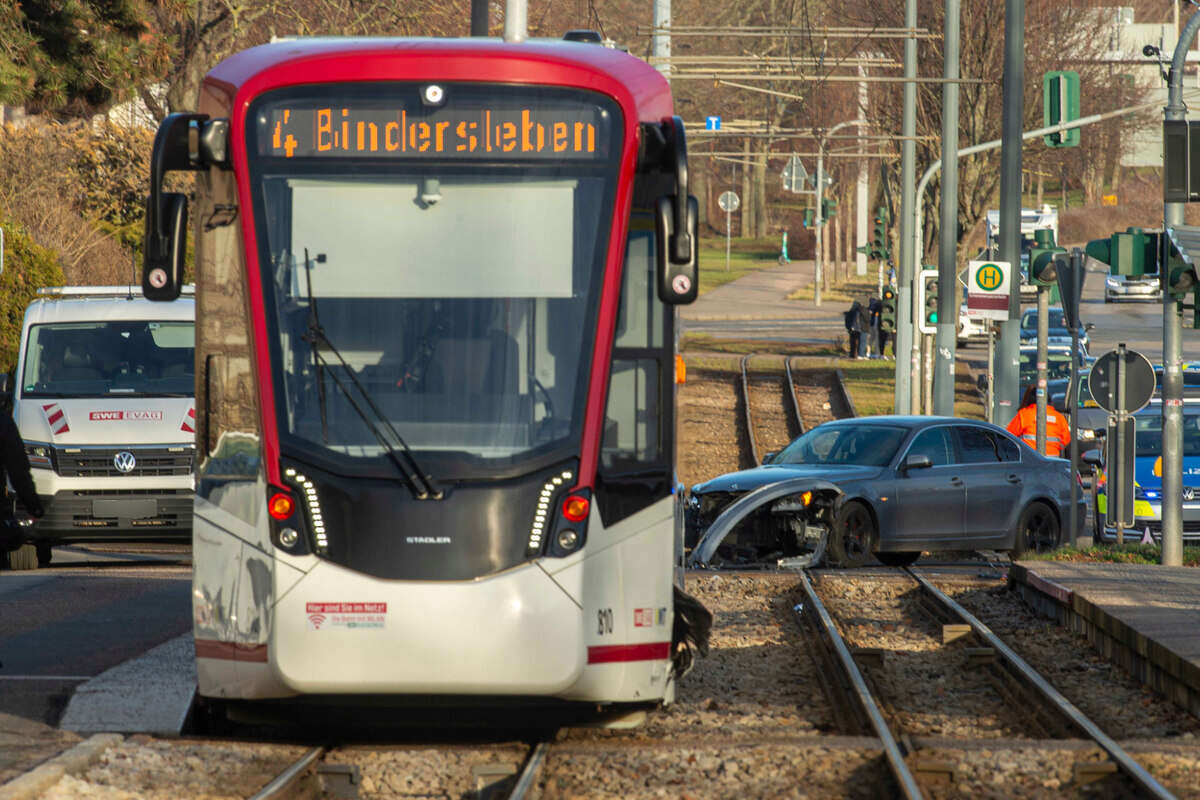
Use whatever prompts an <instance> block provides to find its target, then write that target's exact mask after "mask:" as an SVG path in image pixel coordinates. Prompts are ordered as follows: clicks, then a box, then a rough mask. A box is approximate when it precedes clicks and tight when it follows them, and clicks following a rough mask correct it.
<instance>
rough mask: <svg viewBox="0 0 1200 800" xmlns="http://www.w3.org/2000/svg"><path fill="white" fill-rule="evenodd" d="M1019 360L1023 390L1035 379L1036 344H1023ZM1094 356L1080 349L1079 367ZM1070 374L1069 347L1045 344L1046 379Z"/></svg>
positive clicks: (1065, 376)
mask: <svg viewBox="0 0 1200 800" xmlns="http://www.w3.org/2000/svg"><path fill="white" fill-rule="evenodd" d="M1018 353H1019V358H1020V361H1019V362H1018V363H1019V366H1020V378H1019V380H1020V384H1021V391H1022V392H1024V391H1025V386H1026V385H1028V384H1030V383H1033V382H1034V381H1035V380H1037V345H1029V344H1023V345H1021V347H1020V349H1019V351H1018ZM1093 361H1095V359H1094V358H1092V357H1091V356H1089V355H1088V354H1087V353H1086V352H1085V351H1083V350H1082V349H1081V350H1080V353H1079V368H1080V370H1081V371H1082V370H1083V369H1084V368H1085V367H1087V366H1089V365H1090V364H1091V363H1092V362H1093ZM1070 376H1071V348H1070V346H1063V345H1047V346H1046V379H1047V380H1056V379H1062V380H1066V379H1067V378H1069V377H1070Z"/></svg>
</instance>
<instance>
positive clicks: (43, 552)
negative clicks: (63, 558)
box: [37, 544, 54, 567]
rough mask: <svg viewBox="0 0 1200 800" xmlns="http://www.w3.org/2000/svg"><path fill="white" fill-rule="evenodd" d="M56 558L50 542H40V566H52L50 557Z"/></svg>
mask: <svg viewBox="0 0 1200 800" xmlns="http://www.w3.org/2000/svg"><path fill="white" fill-rule="evenodd" d="M52 558H54V551H53V549H52V548H51V547H50V545H48V544H39V545H38V546H37V559H38V566H39V567H48V566H50V559H52Z"/></svg>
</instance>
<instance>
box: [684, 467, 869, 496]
mask: <svg viewBox="0 0 1200 800" xmlns="http://www.w3.org/2000/svg"><path fill="white" fill-rule="evenodd" d="M882 473H883V469H882V468H880V467H863V466H857V465H853V464H837V465H822V464H764V465H763V466H761V467H754V468H753V469H744V470H742V471H740V472H729V473H726V474H724V475H720V476H718V477H716V478H713V479H712V480H711V481H705V482H704V483H699V484H696V485H695V486H693V487H692V493H693V494H705V493H708V492H749V491H751V490H754V489H757V488H759V487H761V486H766V485H767V484H769V483H775V482H776V481H782V480H786V479H788V478H812V479H813V480H822V481H830V482H832V483H838V482H839V481H855V480H870V479H872V478H878V477H879V476H880V475H881V474H882Z"/></svg>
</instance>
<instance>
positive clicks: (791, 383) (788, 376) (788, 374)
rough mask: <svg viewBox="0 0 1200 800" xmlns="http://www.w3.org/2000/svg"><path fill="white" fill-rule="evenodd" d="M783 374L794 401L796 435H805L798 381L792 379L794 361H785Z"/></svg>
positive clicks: (786, 359)
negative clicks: (797, 387) (798, 396)
mask: <svg viewBox="0 0 1200 800" xmlns="http://www.w3.org/2000/svg"><path fill="white" fill-rule="evenodd" d="M783 373H784V376H785V380H787V392H788V397H790V398H791V400H792V416H793V418H794V419H795V420H796V433H797V434H801V433H804V417H802V416H800V401H799V400H797V399H796V381H795V380H793V379H792V360H791V359H790V358H786V357H785V358H784V359H783Z"/></svg>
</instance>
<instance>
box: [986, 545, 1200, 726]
mask: <svg viewBox="0 0 1200 800" xmlns="http://www.w3.org/2000/svg"><path fill="white" fill-rule="evenodd" d="M1009 579H1010V580H1011V581H1013V582H1014V583H1015V584H1016V586H1017V588H1018V589H1019V590H1020V591H1021V594H1022V596H1023V597H1025V599H1026V601H1027V602H1029V603H1031V604H1032V605H1033V606H1034V607H1035V608H1037V609H1038V610H1039V611H1041V612H1042V613H1044V614H1046V615H1047V616H1050V617H1053V618H1054V619H1057V620H1058V622H1059V624H1060V625H1063V626H1065V627H1069V628H1070V629H1071V630H1073V631H1075V632H1076V633H1079V634H1081V635H1083V636H1085V637H1087V639H1088V641H1089V642H1091V643H1092V646H1093V647H1094V648H1095V649H1096V650H1097V651H1098V652H1100V653H1101V654H1102V655H1104V656H1105V657H1106V658H1108V659H1109V660H1110V661H1112V662H1113V663H1115V664H1117V665H1119V666H1121V667H1123V668H1124V669H1126V670H1127V671H1128V672H1129V673H1130V674H1131V675H1134V676H1135V677H1137V678H1138V679H1139V680H1141V681H1142V682H1143V683H1144V684H1146V685H1147V686H1149V687H1151V688H1152V689H1154V690H1155V691H1157V692H1159V693H1160V694H1162V695H1163V696H1165V697H1167V698H1168V699H1170V700H1171V701H1173V702H1174V703H1176V704H1177V705H1179V706H1181V707H1183V708H1184V709H1186V710H1187V711H1188V712H1189V713H1192V714H1195V715H1197V716H1200V569H1197V568H1194V567H1163V566H1154V565H1143V564H1094V563H1072V562H1065V561H1023V562H1018V563H1016V564H1013V565H1012V568H1011V569H1010V570H1009Z"/></svg>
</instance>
